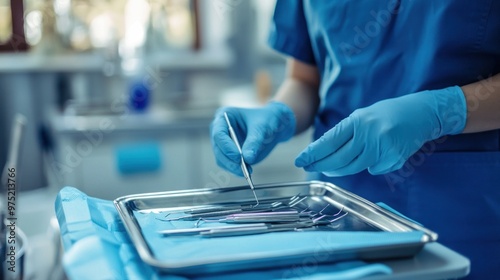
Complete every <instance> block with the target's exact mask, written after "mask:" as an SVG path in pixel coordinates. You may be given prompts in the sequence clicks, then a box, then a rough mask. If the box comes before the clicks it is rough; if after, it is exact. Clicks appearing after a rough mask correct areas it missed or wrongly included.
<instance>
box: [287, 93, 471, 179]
mask: <svg viewBox="0 0 500 280" xmlns="http://www.w3.org/2000/svg"><path fill="white" fill-rule="evenodd" d="M466 117H467V110H466V103H465V97H464V95H463V93H462V90H461V89H460V87H458V86H454V87H449V88H445V89H442V90H432V91H422V92H418V93H414V94H409V95H405V96H401V97H398V98H392V99H386V100H383V101H380V102H377V103H375V104H373V105H371V106H369V107H365V108H362V109H358V110H356V111H354V112H353V113H352V114H351V115H350V116H349V117H347V118H346V119H344V120H342V121H341V122H340V123H338V124H337V125H336V126H335V127H334V128H332V129H330V130H329V131H327V132H326V133H325V134H324V135H323V136H322V137H320V138H319V139H318V140H316V141H315V142H313V143H311V144H310V145H309V146H308V147H307V148H306V149H305V150H304V151H302V153H300V154H299V156H298V157H297V158H296V160H295V165H296V166H297V167H304V169H305V170H306V171H314V172H322V173H323V174H325V175H326V176H344V175H350V174H355V173H358V172H360V171H363V170H365V169H368V171H369V172H370V173H371V174H373V175H376V174H384V173H388V172H391V171H394V170H397V169H399V168H401V167H402V166H403V164H404V163H405V162H406V160H407V159H408V158H409V157H410V156H411V155H413V154H414V153H415V152H417V151H418V150H419V149H420V148H421V147H422V145H423V144H425V143H426V142H428V141H431V140H434V139H437V138H439V137H441V136H444V135H448V134H458V133H461V132H462V131H463V129H464V127H465V121H466Z"/></svg>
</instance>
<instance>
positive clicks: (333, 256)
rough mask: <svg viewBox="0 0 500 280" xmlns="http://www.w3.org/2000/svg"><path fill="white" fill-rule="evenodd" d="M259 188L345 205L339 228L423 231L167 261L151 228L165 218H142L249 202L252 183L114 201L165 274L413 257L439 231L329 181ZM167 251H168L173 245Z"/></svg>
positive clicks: (316, 204) (261, 192) (267, 194)
mask: <svg viewBox="0 0 500 280" xmlns="http://www.w3.org/2000/svg"><path fill="white" fill-rule="evenodd" d="M255 189H256V192H257V195H258V196H259V198H261V200H263V201H265V200H267V201H276V200H280V199H285V198H289V197H292V196H294V195H297V194H301V195H306V196H307V199H306V200H305V201H304V203H306V204H307V207H309V208H310V209H317V211H319V210H320V209H322V208H324V207H325V205H328V204H329V205H331V207H330V208H332V209H333V210H335V209H343V210H344V211H346V212H348V213H349V214H348V215H347V216H346V217H345V218H342V219H340V220H339V221H338V224H337V225H336V229H335V230H336V231H348V232H352V231H355V232H359V231H363V232H365V231H370V232H371V231H384V232H414V231H418V232H419V233H420V232H422V233H423V234H422V237H421V238H420V240H418V242H407V243H399V244H397V245H390V246H381V245H380V244H378V245H377V244H374V245H370V244H368V245H365V246H362V247H357V248H355V249H351V250H338V251H336V250H331V249H330V250H328V252H322V251H321V250H326V249H321V248H319V249H318V248H317V247H315V246H311V248H310V249H307V248H306V249H305V250H302V251H300V254H299V253H297V254H294V253H292V254H290V252H287V251H286V250H284V251H283V252H282V253H280V252H278V253H276V252H272V253H269V254H266V252H263V253H261V254H248V255H231V253H228V254H227V256H216V257H210V256H202V255H203V254H201V255H200V257H199V258H191V259H189V260H182V259H179V260H177V259H176V258H175V256H172V257H169V258H168V260H165V259H162V257H159V256H157V255H158V252H156V253H155V249H156V248H157V247H158V246H159V245H160V244H161V245H163V244H162V243H163V241H171V240H170V239H169V240H167V239H165V240H161V239H157V238H156V235H155V234H157V233H154V232H152V230H151V228H161V227H162V226H163V225H164V224H165V222H164V221H161V220H160V219H148V220H147V221H146V222H144V218H146V217H149V216H154V215H156V217H159V216H158V215H160V216H165V215H167V214H168V213H173V212H179V211H181V210H187V209H193V208H198V207H205V206H208V205H216V206H220V205H231V204H235V203H236V204H251V203H253V202H254V198H253V195H252V192H251V191H250V189H249V188H248V186H239V187H229V188H219V189H196V190H183V191H170V192H159V193H146V194H136V195H128V196H124V197H120V198H117V199H116V200H115V201H114V204H115V207H116V209H117V210H118V212H119V215H120V217H121V219H122V221H123V223H124V225H125V228H126V230H127V232H128V234H129V236H130V238H131V240H132V242H133V243H134V245H135V247H136V249H137V251H138V253H139V255H140V257H141V258H142V260H143V261H144V262H146V263H148V264H149V265H151V266H153V267H155V268H157V269H158V270H159V271H162V272H167V273H180V274H193V273H210V272H220V271H231V270H239V269H250V268H265V267H275V266H289V265H294V264H298V263H300V262H302V261H303V260H304V258H307V257H308V256H313V255H318V254H323V255H322V258H321V260H319V262H332V261H340V260H348V259H363V260H371V259H381V258H401V257H411V256H414V255H415V254H416V253H418V252H419V251H420V249H421V248H422V247H423V246H424V245H425V244H426V243H428V242H433V241H436V240H437V234H436V233H434V232H432V231H431V230H429V229H426V228H424V227H423V226H421V225H419V224H417V223H415V222H413V221H410V220H408V219H406V218H404V217H402V216H400V215H397V214H395V213H394V212H392V211H389V210H387V209H385V208H382V207H380V206H379V205H376V204H374V203H372V202H370V201H368V200H366V199H364V198H362V197H359V196H357V195H355V194H353V193H350V192H348V191H346V190H344V189H342V188H340V187H338V186H335V185H333V184H331V183H325V182H319V181H310V182H292V183H281V184H266V185H258V186H256V187H255ZM318 209H319V210H318ZM335 211H336V210H335ZM184 226H185V227H186V228H188V227H192V226H191V225H189V224H181V227H184ZM266 234H276V233H266ZM162 238H172V237H162ZM177 238H179V237H177ZM180 238H184V239H182V242H184V244H190V243H189V242H191V241H190V240H189V237H180ZM229 238H230V237H229ZM215 239H219V238H215ZM255 240H256V239H254V241H255ZM193 242H194V241H193ZM196 242H197V241H196ZM204 242H211V241H210V240H209V241H204ZM213 242H214V246H217V244H220V243H218V242H220V240H217V241H215V240H214V241H213ZM255 242H258V241H255ZM282 242H283V243H285V244H286V243H287V242H288V243H289V242H290V240H283V241H282ZM205 244H206V243H205ZM193 246H194V245H193ZM162 250H163V249H162ZM165 250H166V251H168V250H169V247H167V249H165ZM162 253H163V251H162Z"/></svg>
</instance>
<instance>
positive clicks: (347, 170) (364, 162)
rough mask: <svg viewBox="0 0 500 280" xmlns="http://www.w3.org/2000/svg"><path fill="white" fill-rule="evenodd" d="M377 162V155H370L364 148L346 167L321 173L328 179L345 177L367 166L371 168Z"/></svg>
mask: <svg viewBox="0 0 500 280" xmlns="http://www.w3.org/2000/svg"><path fill="white" fill-rule="evenodd" d="M376 160H377V155H376V154H374V153H370V152H368V150H367V147H366V146H364V147H363V150H362V151H361V152H360V153H359V155H358V156H357V157H356V158H354V159H353V160H352V161H351V162H349V163H348V164H347V165H345V166H343V167H341V168H338V169H336V170H331V171H329V172H323V174H325V175H326V176H329V177H338V176H346V175H352V174H356V173H359V172H361V171H363V170H365V169H366V168H367V167H368V166H371V165H372V164H373V163H375V161H376Z"/></svg>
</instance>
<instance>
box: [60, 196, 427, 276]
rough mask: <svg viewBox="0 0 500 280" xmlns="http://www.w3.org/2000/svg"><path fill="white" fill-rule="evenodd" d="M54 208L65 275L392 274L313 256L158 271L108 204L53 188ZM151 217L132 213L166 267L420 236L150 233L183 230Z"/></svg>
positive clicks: (380, 266)
mask: <svg viewBox="0 0 500 280" xmlns="http://www.w3.org/2000/svg"><path fill="white" fill-rule="evenodd" d="M55 206H56V213H57V218H58V221H59V225H60V228H61V235H62V240H63V245H64V248H65V250H66V253H65V255H64V259H63V264H64V267H65V270H66V273H67V274H68V276H69V278H70V279H162V280H168V279H199V280H209V279H283V278H285V279H358V278H361V277H366V276H369V275H377V274H390V273H391V272H392V271H391V269H390V268H389V267H387V266H386V265H383V264H377V263H365V262H363V261H344V262H337V263H329V264H319V263H318V261H319V260H321V259H320V258H321V256H320V255H318V256H317V258H318V259H314V256H312V257H309V258H304V262H302V263H301V264H297V265H294V266H292V267H281V268H279V267H277V268H272V269H261V270H253V271H238V272H226V273H218V274H207V275H199V276H182V275H166V274H163V273H161V274H160V273H158V272H157V271H156V270H155V269H153V268H152V267H150V266H149V265H147V264H145V263H144V262H142V260H141V259H140V257H139V255H138V254H137V252H136V250H135V248H134V246H133V244H132V242H131V240H130V239H129V237H128V235H127V232H126V230H125V228H124V226H123V224H122V222H121V219H120V217H119V215H118V212H117V211H116V209H115V207H114V205H113V203H112V202H111V201H107V200H101V199H97V198H92V197H89V196H87V195H86V194H84V193H82V192H81V191H79V190H77V189H75V188H72V187H66V188H64V189H62V190H61V191H60V193H59V195H58V197H57V200H56V205H55ZM155 215H161V214H155ZM155 215H141V214H138V215H136V218H137V220H138V222H139V224H140V225H141V228H143V234H144V235H145V239H146V240H147V241H148V242H149V243H150V244H154V245H153V246H150V247H151V248H152V250H153V253H154V254H155V257H156V258H157V259H159V260H161V261H162V262H167V263H172V264H176V263H177V264H178V263H183V262H185V261H193V260H199V259H204V260H207V259H224V258H230V259H231V258H232V259H234V258H237V257H238V256H245V255H248V254H262V253H266V254H269V253H271V254H272V253H273V252H276V253H279V254H282V253H283V252H287V253H289V254H294V253H300V252H304V251H309V252H310V250H311V246H315V247H316V248H317V249H318V250H320V249H321V250H325V249H328V250H330V249H331V250H337V249H342V248H351V247H353V246H365V245H367V244H369V245H374V244H380V245H387V244H398V243H400V242H405V243H406V242H411V241H414V242H419V241H420V240H421V238H422V233H421V232H409V233H386V232H335V231H328V232H314V231H311V232H279V233H278V232H276V233H272V234H264V235H249V236H239V237H230V238H227V237H226V238H210V239H205V238H199V237H196V236H190V237H177V238H165V237H162V236H161V235H159V234H158V233H157V231H158V230H162V229H168V228H175V227H182V223H183V222H176V223H170V222H164V221H159V220H158V219H155V217H157V216H155ZM163 216H164V215H163ZM191 223H192V222H191ZM283 240H290V242H283ZM189 274H190V275H192V274H193V272H192V271H190V273H189Z"/></svg>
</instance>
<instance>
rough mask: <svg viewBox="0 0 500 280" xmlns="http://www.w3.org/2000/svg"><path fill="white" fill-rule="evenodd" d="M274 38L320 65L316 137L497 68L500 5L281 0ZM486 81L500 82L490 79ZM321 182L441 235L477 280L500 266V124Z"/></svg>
mask: <svg viewBox="0 0 500 280" xmlns="http://www.w3.org/2000/svg"><path fill="white" fill-rule="evenodd" d="M269 43H270V45H271V46H272V47H273V48H274V49H276V50H278V51H280V52H282V53H284V54H286V55H288V56H291V57H293V58H295V59H297V60H300V61H302V62H305V63H307V64H311V65H315V66H316V67H317V68H318V70H319V72H320V75H321V86H320V89H319V95H320V98H321V103H320V107H319V110H318V112H317V116H316V118H315V124H314V126H315V133H314V138H315V139H317V138H318V137H320V136H321V135H322V134H323V133H325V132H326V131H327V130H329V129H330V128H332V127H333V126H335V124H337V123H338V122H339V121H340V120H342V119H344V118H345V117H347V116H348V115H349V114H351V113H352V112H353V111H354V110H355V109H358V108H362V107H366V106H369V105H371V104H373V103H375V102H377V101H379V100H383V99H387V98H392V97H398V96H402V95H405V94H410V93H414V92H418V91H422V90H431V89H441V88H446V87H449V86H453V85H458V86H462V85H465V84H469V83H473V82H477V81H479V80H483V79H488V78H489V77H491V76H493V75H495V74H497V73H500V1H494V0H476V1H467V0H439V1H435V0H419V1H412V0H406V1H403V0H303V1H300V0H278V1H277V4H276V10H275V14H274V17H273V23H272V27H271V34H270V37H269ZM481 86H483V87H486V88H490V89H491V88H496V87H498V85H496V84H493V83H491V82H490V83H488V82H487V80H486V81H485V82H484V83H482V84H481ZM478 98H488V96H487V95H486V96H478ZM476 102H477V100H468V107H469V109H478V108H477V103H476ZM499 110H500V109H499ZM316 178H317V179H321V180H325V181H331V182H334V183H336V184H338V185H339V186H340V187H343V188H346V189H349V190H351V191H353V192H355V193H357V194H359V195H361V196H363V197H366V198H368V199H370V200H372V201H384V202H386V203H388V204H389V205H391V206H393V207H394V208H396V209H397V210H399V211H401V212H403V213H404V214H406V215H408V216H409V217H411V218H414V219H416V220H418V221H420V222H422V223H424V225H426V226H428V227H429V228H431V229H433V230H435V231H437V232H438V233H439V234H440V237H439V240H440V242H442V243H444V244H446V245H448V246H450V247H452V248H454V249H456V250H457V251H459V252H461V253H463V254H465V255H466V256H468V257H469V258H470V259H471V260H472V274H471V275H472V276H471V277H472V278H478V279H483V278H484V279H487V278H488V275H490V276H491V275H492V274H491V273H495V272H496V273H497V275H498V272H500V268H499V267H500V132H499V131H498V130H494V131H488V132H481V133H472V134H461V135H455V136H445V137H443V138H442V139H438V140H436V141H432V142H430V143H427V144H426V145H424V147H423V149H422V151H420V152H419V153H417V154H415V155H414V156H413V157H412V158H410V159H409V160H408V162H407V164H405V166H404V167H403V168H402V169H401V170H398V171H397V172H393V173H389V174H386V175H380V176H372V175H370V174H368V172H366V171H365V172H361V173H359V174H355V175H351V176H345V177H341V178H328V177H325V176H323V175H321V174H317V177H316ZM485 252H488V256H487V257H485ZM492 252H493V253H492Z"/></svg>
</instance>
